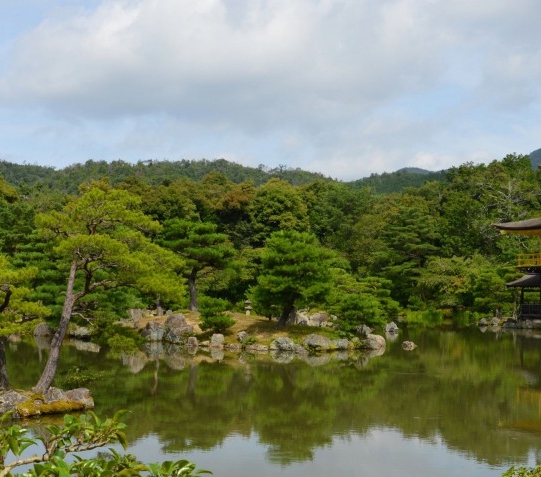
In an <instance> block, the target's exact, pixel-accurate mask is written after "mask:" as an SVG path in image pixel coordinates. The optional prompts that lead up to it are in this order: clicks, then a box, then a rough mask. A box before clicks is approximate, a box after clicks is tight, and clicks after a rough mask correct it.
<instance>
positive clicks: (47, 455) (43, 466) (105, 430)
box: [0, 411, 212, 477]
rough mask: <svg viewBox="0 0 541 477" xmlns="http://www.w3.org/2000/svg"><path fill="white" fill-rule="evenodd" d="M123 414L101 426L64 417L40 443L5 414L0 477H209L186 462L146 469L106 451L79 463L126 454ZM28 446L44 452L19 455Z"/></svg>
mask: <svg viewBox="0 0 541 477" xmlns="http://www.w3.org/2000/svg"><path fill="white" fill-rule="evenodd" d="M125 413H126V411H119V412H117V413H116V414H115V415H114V417H112V418H108V419H105V420H102V419H100V418H98V416H96V414H94V413H93V412H88V414H83V415H81V416H72V415H66V416H64V423H63V425H61V426H59V425H55V424H51V425H48V426H46V429H47V433H45V435H44V436H40V437H30V435H29V431H28V429H25V428H23V427H21V426H19V425H15V424H11V425H8V424H9V422H8V421H9V419H10V417H11V416H10V414H9V413H6V414H4V415H3V416H2V417H1V418H0V477H6V476H11V475H14V474H12V471H13V470H14V469H16V468H18V467H21V466H31V467H30V469H29V470H27V471H26V472H25V473H24V474H19V475H22V476H24V477H42V476H43V477H45V476H51V475H58V476H76V477H77V476H81V477H82V476H86V477H105V476H111V475H129V476H133V477H138V476H143V475H150V476H153V477H166V476H172V477H196V476H199V475H201V474H211V473H212V472H209V471H207V470H196V468H195V464H193V463H192V462H188V461H187V460H178V461H166V462H163V463H150V464H145V463H142V462H140V461H138V460H137V459H136V457H135V456H133V455H131V454H123V453H120V452H117V451H116V450H114V449H109V453H101V452H100V453H99V454H98V457H95V458H91V459H83V458H81V457H79V456H78V455H77V453H78V452H83V451H87V450H90V449H96V448H99V447H103V446H106V445H109V444H115V443H118V444H120V445H122V447H123V448H124V449H125V448H126V446H127V442H126V435H125V433H124V429H125V427H126V426H125V424H123V423H122V422H120V419H121V417H122V416H123V415H124V414H125ZM32 446H40V447H43V448H44V450H45V452H39V453H34V455H32V456H31V457H21V455H22V453H23V452H24V451H25V450H26V449H28V448H29V447H32ZM67 454H72V455H73V457H74V459H67V458H66V456H67ZM9 455H11V456H12V457H14V460H12V461H10V462H6V457H8V456H9ZM15 475H16V474H15Z"/></svg>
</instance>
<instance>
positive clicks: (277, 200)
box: [250, 179, 309, 246]
mask: <svg viewBox="0 0 541 477" xmlns="http://www.w3.org/2000/svg"><path fill="white" fill-rule="evenodd" d="M250 213H251V217H252V221H253V228H254V232H253V237H252V241H253V244H254V245H256V246H260V245H262V244H263V243H264V242H265V240H266V239H267V237H269V236H270V235H271V234H272V233H274V232H277V231H280V230H296V231H306V230H308V229H309V220H308V209H307V207H306V204H305V202H304V201H303V198H302V196H301V194H300V191H299V190H298V189H297V188H295V187H293V186H291V185H290V184H288V183H287V182H285V181H282V180H279V179H271V180H270V181H269V182H267V183H266V184H265V185H263V186H261V187H259V188H258V189H257V190H256V194H255V197H254V199H253V201H252V203H251V207H250Z"/></svg>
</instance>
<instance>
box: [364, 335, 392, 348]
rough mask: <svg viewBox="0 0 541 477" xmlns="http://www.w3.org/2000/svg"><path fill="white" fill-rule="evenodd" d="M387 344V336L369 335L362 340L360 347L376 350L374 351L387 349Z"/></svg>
mask: <svg viewBox="0 0 541 477" xmlns="http://www.w3.org/2000/svg"><path fill="white" fill-rule="evenodd" d="M386 346H387V343H386V342H385V338H384V337H383V336H380V335H371V334H370V335H368V336H367V337H366V338H364V339H363V340H361V345H360V347H361V348H362V349H367V350H374V351H380V350H385V348H386Z"/></svg>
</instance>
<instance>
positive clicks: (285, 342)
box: [269, 337, 297, 351]
mask: <svg viewBox="0 0 541 477" xmlns="http://www.w3.org/2000/svg"><path fill="white" fill-rule="evenodd" d="M296 346H297V345H296V344H295V343H294V342H293V340H292V339H291V338H287V337H283V338H276V339H275V340H273V341H272V342H271V344H270V346H269V348H270V349H271V350H277V351H295V349H296Z"/></svg>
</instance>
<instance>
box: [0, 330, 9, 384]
mask: <svg viewBox="0 0 541 477" xmlns="http://www.w3.org/2000/svg"><path fill="white" fill-rule="evenodd" d="M7 341H8V339H7V338H6V337H5V336H2V337H0V390H4V389H7V388H8V387H9V379H8V368H7V365H6V343H7Z"/></svg>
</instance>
